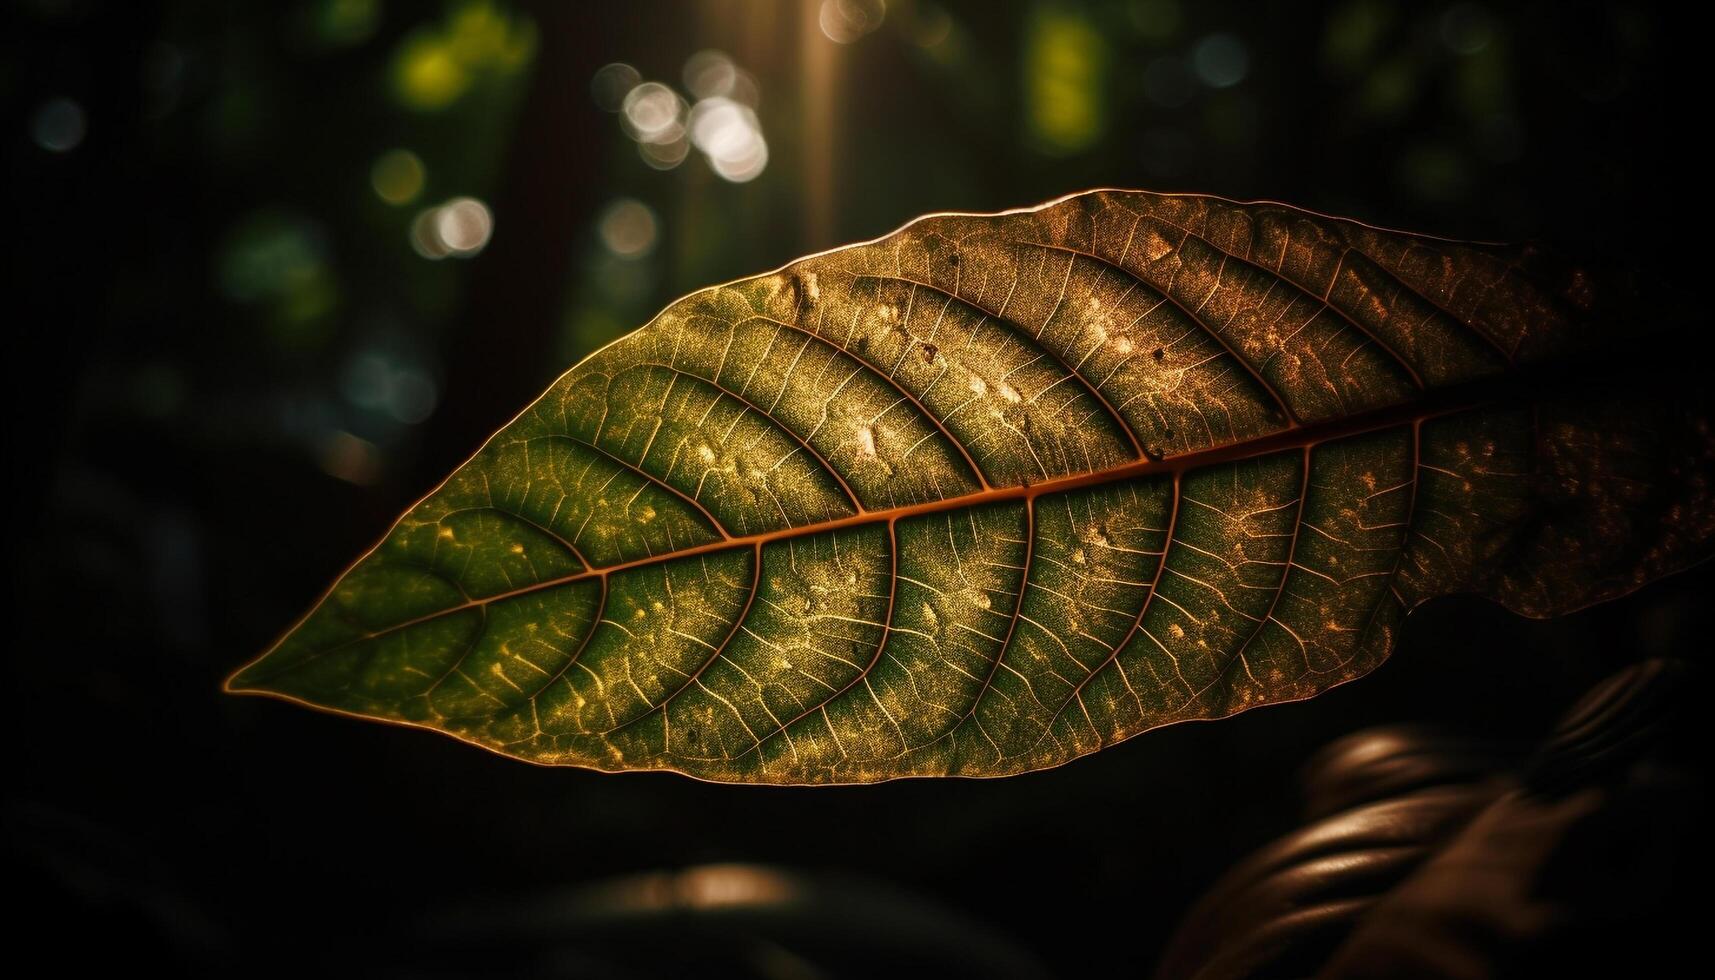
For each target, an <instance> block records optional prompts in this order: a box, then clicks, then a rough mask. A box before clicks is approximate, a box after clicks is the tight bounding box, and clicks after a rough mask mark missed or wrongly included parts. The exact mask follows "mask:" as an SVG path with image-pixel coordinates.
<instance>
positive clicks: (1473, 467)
mask: <svg viewBox="0 0 1715 980" xmlns="http://www.w3.org/2000/svg"><path fill="white" fill-rule="evenodd" d="M1543 265H1544V263H1542V262H1541V261H1539V257H1538V256H1536V255H1535V254H1534V253H1533V252H1532V251H1531V250H1529V249H1520V248H1510V247H1500V246H1479V245H1470V244H1462V243H1456V242H1449V241H1443V240H1439V239H1430V238H1425V237H1421V236H1414V235H1408V234H1402V233H1397V232H1387V231H1380V230H1376V229H1373V228H1370V227H1367V226H1364V225H1360V224H1357V223H1355V222H1350V221H1344V220H1339V219H1334V218H1327V217H1323V216H1319V215H1313V214H1310V213H1307V212H1304V211H1300V210H1297V209H1294V208H1290V207H1286V206H1283V205H1277V204H1236V203H1232V202H1228V201H1224V200H1220V199H1215V198H1209V197H1199V196H1170V195H1157V194H1146V193H1137V192H1125V191H1102V192H1092V193H1088V194H1081V195H1077V196H1073V197H1070V198H1066V199H1063V200H1061V201H1057V202H1054V203H1052V204H1049V205H1045V206H1043V207H1041V208H1037V209H1032V210H1028V211H1018V212H1008V213H1004V214H998V215H935V216H931V217H927V218H923V219H920V220H918V221H916V222H913V223H912V224H910V225H908V226H907V227H905V228H904V229H902V230H900V231H898V232H896V233H894V234H892V235H889V236H887V237H886V238H882V239H879V240H877V241H874V242H869V243H866V244H862V245H855V246H851V247H849V248H844V249H838V250H835V251H832V252H828V253H824V254H822V255H817V256H813V257H810V258H807V259H803V260H801V261H798V262H795V263H793V264H791V265H789V266H787V267H785V268H784V269H782V270H780V271H778V272H775V273H772V274H769V275H763V276H759V277H756V278H752V279H745V280H741V281H739V282H734V283H730V284H727V285H724V286H717V287H714V288H711V289H707V290H704V291H702V292H698V293H695V294H692V295H691V296H688V297H686V298H684V299H682V300H680V301H678V302H677V303H674V304H673V305H672V306H670V307H668V308H667V309H666V310H665V311H663V312H662V313H661V314H660V315H659V316H657V317H656V318H655V319H654V320H653V321H651V322H650V323H649V324H648V325H646V326H644V327H643V328H642V329H640V330H638V331H636V332H635V333H632V334H630V335H629V336H627V337H625V338H623V339H622V340H620V341H618V342H616V343H614V344H612V345H610V346H609V347H607V348H604V349H603V350H601V351H599V352H597V353H596V354H594V355H592V356H591V357H589V358H588V359H586V360H584V361H583V362H582V363H580V364H578V365H577V366H576V367H574V368H572V369H571V370H570V371H569V372H567V373H566V374H565V375H564V376H563V377H561V378H560V379H559V380H558V381H557V382H555V383H554V385H553V386H552V387H551V388H550V389H549V390H548V391H547V393H546V394H544V395H543V396H542V397H541V398H540V399H538V400H537V401H536V402H535V403H534V404H532V405H531V406H529V407H528V408H527V409H525V410H524V412H523V413H522V414H521V415H519V416H518V418H517V419H515V420H514V421H513V422H511V423H510V424H509V425H507V426H506V427H505V428H504V429H502V430H501V431H500V432H499V433H497V434H496V435H495V436H494V437H493V438H492V439H490V440H489V442H488V443H487V444H486V445H485V446H484V447H483V448H482V449H481V451H480V452H478V453H477V454H476V456H475V457H474V458H472V459H471V460H470V461H469V462H467V463H466V464H465V465H464V466H462V467H460V468H459V469H458V470H457V471H456V472H454V473H453V474H452V476H451V477H450V478H449V479H448V480H447V481H446V482H445V483H444V484H443V485H442V486H440V487H439V488H438V489H436V490H435V491H434V492H433V493H431V494H430V495H429V496H428V497H427V498H426V499H424V500H423V501H422V502H421V503H419V504H417V505H416V506H415V507H412V508H411V509H410V510H409V511H408V512H407V513H406V514H405V515H404V516H403V517H402V518H401V519H400V520H399V522H398V523H397V524H396V525H395V526H394V527H393V529H392V530H391V531H390V532H389V533H388V534H387V536H386V538H385V539H383V540H382V541H381V543H380V544H379V545H377V546H376V548H375V549H374V550H373V551H371V552H370V553H369V554H367V555H365V556H364V557H363V558H362V559H361V560H359V561H358V562H357V564H356V565H355V566H354V567H353V568H352V569H351V570H350V571H348V572H346V574H345V575H344V576H343V577H341V578H340V579H339V581H338V582H337V583H335V585H334V586H333V588H332V589H331V590H330V591H329V592H328V594H327V595H326V596H325V597H324V598H323V599H322V601H321V602H320V603H319V604H318V605H317V606H316V607H315V608H314V609H313V610H312V611H311V612H310V614H309V615H308V616H307V617H306V618H305V619H304V620H303V621H302V622H300V623H299V624H298V625H297V626H296V627H295V628H294V629H293V630H291V632H289V633H288V634H287V635H286V636H285V637H284V638H283V639H282V640H281V641H280V642H279V643H278V644H277V645H276V646H275V647H274V648H273V649H272V650H270V651H268V652H267V653H266V654H265V655H264V656H262V657H261V658H260V659H258V660H257V661H255V662H254V663H252V664H250V665H249V666H247V667H245V668H244V669H243V670H241V671H239V672H238V673H237V674H236V675H235V676H234V677H233V678H232V679H231V681H230V682H229V688H230V689H231V690H234V691H244V692H255V693H261V694H271V695H275V696H279V697H284V698H288V699H292V700H296V701H300V702H303V703H306V704H309V705H313V706H316V707H321V708H326V709H331V710H334V711H339V712H346V713H351V714H357V715H363V716H367V717H373V718H376V719H381V720H386V721H392V722H400V723H406V724H411V725H417V726H422V727H425V728H432V729H436V730H439V731H442V732H445V733H447V734H450V735H454V736H456V737H458V738H461V739H465V740H468V741H470V742H474V743H476V744H478V745H481V746H484V747H486V748H489V749H493V750H495V751H497V752H501V753H505V754H507V755H511V756H515V757H517V758H520V759H525V760H529V761H531V762H538V763H549V764H562V765H576V766H588V767H594V768H599V769H609V770H626V769H671V770H676V771H679V772H683V773H687V774H690V775H693V776H698V777H702V778H706V779H716V780H732V781H746V782H768V783H837V782H867V781H874V780H882V779H890V778H895V777H902V776H940V775H967V776H995V775H1005V774H1010V773H1019V772H1025V771H1028V770H1032V769H1040V768H1044V767H1048V766H1054V765H1058V764H1060V763H1064V762H1066V761H1068V760H1070V759H1073V758H1075V757H1077V756H1079V755H1082V754H1085V753H1088V752H1092V751H1095V750H1097V749H1100V748H1103V747H1105V746H1109V745H1113V744H1114V743H1116V742H1120V741H1123V740H1125V739H1127V738H1129V737H1130V736H1132V735H1135V734H1137V733H1139V732H1142V731H1145V730H1147V729H1150V728H1153V727H1155V726H1158V725H1164V724H1168V723H1172V722H1177V721H1184V720H1188V719H1201V718H1217V717H1221V716H1224V715H1229V714H1232V713H1234V712H1237V711H1240V710H1243V709H1245V708H1249V707H1254V706H1256V705H1261V704H1267V703H1270V702H1279V701H1287V700H1295V699H1301V698H1306V697H1309V696H1312V695H1314V694H1317V693H1319V692H1321V691H1324V690H1326V689H1328V688H1329V687H1332V686H1334V685H1336V684H1339V683H1342V682H1344V681H1348V680H1351V679H1353V678H1355V677H1358V676H1359V675H1361V674H1363V673H1365V672H1366V671H1368V670H1370V669H1371V668H1373V667H1374V666H1376V664H1378V663H1379V662H1380V661H1381V660H1382V659H1383V658H1385V657H1386V656H1387V654H1388V652H1389V650H1390V649H1391V648H1392V646H1393V644H1394V641H1395V639H1396V637H1397V634H1398V631H1399V630H1400V628H1401V624H1402V622H1403V621H1404V619H1405V616H1406V613H1407V612H1408V611H1409V610H1410V609H1412V608H1413V607H1414V606H1416V605H1417V604H1418V603H1420V602H1423V601H1424V600H1426V599H1428V598H1432V597H1434V596H1439V595H1445V594H1448V593H1453V592H1479V593H1482V594H1485V595H1488V596H1491V597H1493V598H1494V599H1496V600H1498V601H1500V602H1503V603H1505V604H1506V605H1508V606H1509V607H1510V608H1513V609H1514V610H1516V611H1518V612H1521V613H1524V614H1527V615H1533V616H1544V615H1552V614H1554V613H1557V612H1561V611H1565V610H1569V609H1572V608H1576V607H1578V606H1581V605H1585V604H1588V603H1590V602H1594V601H1598V600H1600V599H1603V598H1607V597H1610V596H1613V595H1617V594H1619V593H1622V592H1624V591H1627V590H1629V589H1631V588H1633V587H1635V586H1637V585H1638V584H1641V583H1642V582H1644V581H1646V580H1648V579H1649V578H1651V577H1653V576H1656V575H1659V574H1663V573H1665V572H1668V571H1672V570H1674V569H1676V568H1679V567H1682V566H1683V565H1685V564H1687V563H1689V562H1691V561H1693V560H1695V559H1697V558H1699V557H1701V556H1702V555H1703V554H1704V553H1705V552H1706V551H1707V550H1708V548H1709V543H1710V539H1711V536H1712V535H1711V527H1712V516H1711V514H1712V506H1711V501H1710V488H1709V476H1710V459H1711V454H1712V449H1711V436H1710V433H1709V430H1708V425H1707V423H1706V419H1707V411H1706V409H1707V404H1706V402H1707V396H1706V395H1704V394H1702V393H1700V392H1694V393H1692V394H1690V395H1689V396H1675V395H1673V394H1672V393H1663V394H1662V395H1661V396H1660V397H1656V396H1653V395H1649V394H1645V395H1643V396H1641V397H1640V396H1638V395H1637V394H1635V393H1634V394H1627V393H1625V392H1618V391H1609V390H1608V389H1607V388H1604V387H1602V386H1601V385H1600V384H1598V383H1596V382H1582V381H1578V380H1577V379H1576V378H1574V379H1573V381H1574V382H1576V383H1569V384H1570V388H1569V391H1568V392H1567V393H1565V394H1562V395H1558V396H1557V395H1546V394H1545V395H1542V396H1541V397H1537V396H1536V395H1534V394H1533V395H1532V396H1531V397H1529V398H1521V397H1519V396H1518V392H1519V391H1523V390H1525V389H1526V387H1527V385H1526V380H1525V379H1531V378H1538V377H1539V376H1540V375H1541V374H1542V372H1543V371H1544V370H1546V368H1545V367H1544V366H1545V365H1549V366H1551V365H1554V364H1556V363H1560V362H1564V361H1566V360H1567V359H1568V358H1569V357H1571V356H1573V355H1580V356H1584V357H1585V358H1586V360H1588V359H1589V357H1590V355H1591V354H1592V353H1594V355H1595V356H1596V357H1597V358H1598V359H1599V358H1600V357H1601V356H1602V355H1603V352H1605V351H1608V350H1630V349H1634V348H1636V347H1637V346H1638V344H1639V343H1640V339H1641V338H1643V337H1644V336H1645V335H1646V334H1647V333H1648V331H1649V330H1650V329H1652V328H1653V327H1654V326H1656V325H1655V324H1650V323H1640V322H1636V321H1637V318H1636V317H1630V316H1628V315H1626V309H1625V307H1624V306H1623V305H1621V306H1620V308H1619V313H1618V315H1615V314H1613V313H1612V312H1604V311H1605V310H1612V308H1613V307H1614V306H1615V303H1613V302H1611V300H1612V299H1613V298H1612V297H1608V296H1604V295H1603V293H1602V288H1601V287H1599V286H1598V285H1597V283H1596V282H1595V281H1594V279H1593V278H1592V277H1590V276H1587V275H1585V274H1584V273H1581V272H1578V271H1576V270H1561V271H1543V269H1542V268H1539V266H1543ZM1598 374H1600V372H1598ZM1533 383H1534V382H1533ZM1531 390H1532V391H1533V392H1534V391H1535V389H1534V388H1532V389H1531ZM1687 398H1689V402H1688V401H1687ZM1472 683H1473V684H1480V683H1481V678H1472Z"/></svg>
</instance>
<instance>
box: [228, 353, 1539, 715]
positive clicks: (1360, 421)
mask: <svg viewBox="0 0 1715 980" xmlns="http://www.w3.org/2000/svg"><path fill="white" fill-rule="evenodd" d="M1528 387H1529V386H1528V385H1522V384H1520V379H1519V377H1518V375H1517V374H1504V375H1500V376H1496V377H1491V378H1487V379H1484V380H1482V381H1479V382H1474V383H1470V384H1466V385H1459V386H1454V387H1449V388H1443V389H1437V390H1432V391H1430V392H1428V393H1427V394H1426V395H1425V396H1424V397H1421V398H1417V399H1412V400H1408V401H1404V402H1396V403H1394V404H1392V405H1388V406H1384V407H1382V408H1378V409H1372V410H1370V411H1368V412H1360V413H1357V414H1354V415H1350V416H1346V417H1344V418H1339V419H1332V420H1329V421H1326V422H1317V423H1310V424H1296V425H1289V426H1287V427H1285V428H1282V429H1279V430H1277V431H1275V432H1272V433H1269V434H1267V435H1264V436H1258V437H1255V438H1252V439H1249V440H1243V441H1239V442H1233V443H1229V444H1227V445H1224V446H1214V447H1210V448H1208V449H1201V450H1197V451H1195V452H1189V453H1182V454H1180V455H1178V456H1169V457H1166V458H1163V459H1159V460H1152V459H1147V458H1145V459H1141V460H1134V461H1132V462H1129V463H1127V464H1125V465H1123V466H1116V467H1111V468H1109V469H1106V470H1092V471H1086V472H1084V473H1077V474H1073V475H1070V476H1063V477H1056V478H1054V479H1052V480H1043V481H1041V482H1038V483H1021V484H1018V485H1016V486H1010V487H995V488H990V489H986V490H978V491H974V492H972V493H967V494H961V495H959V496H955V497H943V498H940V499H938V500H930V501H923V502H921V503H915V504H906V505H903V506H899V507H889V508H884V509H881V510H859V511H858V512H857V513H856V514H852V515H850V516H847V517H841V518H837V519H834V520H829V521H819V522H815V523H810V524H801V525H798V526H796V527H783V528H776V529H774V530H771V531H762V532H758V533H755V534H747V535H738V536H734V535H729V534H725V533H723V534H722V536H721V538H720V539H719V540H716V541H709V542H706V543H704V544H699V545H691V546H689V547H685V548H680V549H678V550H676V551H671V552H663V553H661V554H656V555H648V556H645V557H643V558H636V559H632V560H630V561H624V562H617V563H615V564H612V565H606V566H602V567H600V568H595V567H591V568H588V569H586V570H584V571H581V572H574V573H572V574H570V575H562V576H557V577H555V578H551V579H544V580H543V581H541V582H536V583H532V584H530V585H526V586H521V587H519V588H516V589H509V590H507V591H505V592H497V593H495V594H494V595H489V596H483V597H480V598H474V599H470V600H468V601H466V602H463V603H460V604H458V605H456V606H447V607H446V608H444V609H438V610H435V611H434V612H430V613H425V614H424V615H422V616H418V617H415V618H413V619H408V620H406V621H404V622H401V623H395V624H393V625H391V626H387V627H385V628H383V629H379V630H376V631H374V632H371V633H366V634H364V635H363V636H359V637H354V638H352V639H350V640H347V641H344V642H342V643H339V644H336V645H335V646H332V647H329V648H327V649H325V650H318V651H316V652H315V653H314V654H313V655H311V657H309V658H308V659H310V660H314V659H319V658H320V657H322V656H326V655H328V654H331V653H335V652H337V651H339V650H344V649H349V648H350V647H353V646H356V645H358V644H360V643H367V642H370V641H372V640H376V639H379V638H381V637H384V636H388V635H391V634H393V633H397V632H400V631H402V630H407V629H410V628H412V627H414V626H420V625H422V624H423V623H428V622H433V621H435V620H437V619H441V618H443V617H446V616H453V615H457V614H459V613H462V612H468V611H470V610H472V609H480V608H484V607H487V606H489V605H492V604H494V603H497V602H504V601H506V600H508V599H514V598H517V597H519V596H525V595H531V594H533V593H537V592H544V591H547V590H549V589H556V588H559V587H561V586H565V585H572V584H575V583H577V582H582V581H588V580H591V579H595V580H600V581H603V582H604V583H605V581H606V580H607V578H608V576H610V575H613V574H615V573H618V572H624V571H629V570H631V569H634V568H644V567H648V566H651V565H658V564H663V563H665V562H669V561H676V560H678V559H681V558H695V557H697V556H700V555H709V554H718V553H721V552H728V551H738V550H741V549H746V548H750V549H756V550H757V554H758V556H759V557H760V553H761V552H760V549H761V548H762V547H763V546H765V545H767V544H770V543H772V542H775V541H784V540H788V539H792V538H800V537H807V536H809V535H812V534H822V533H827V532H831V531H840V530H845V529H847V528H852V527H862V526H865V525H870V524H876V523H882V522H886V523H888V524H892V523H894V522H897V521H899V520H902V519H905V518H910V517H917V516H920V515H925V514H937V513H941V512H944V511H951V510H958V509H960V508H963V507H974V506H978V505H982V504H991V503H1004V502H1008V501H1017V500H1023V501H1034V500H1035V498H1037V497H1041V496H1045V495H1048V494H1054V493H1064V492H1067V491H1072V490H1079V489H1083V488H1085V487H1091V486H1101V485H1103V484H1107V483H1113V482H1118V481H1120V480H1127V479H1135V478H1139V477H1147V476H1156V475H1178V474H1182V473H1184V472H1187V471H1189V470H1193V469H1197V468H1200V467H1203V466H1209V465H1214V464H1217V463H1225V462H1234V461H1238V460H1244V459H1251V458H1255V457H1258V456H1265V455H1268V454H1270V453H1275V452H1282V451H1285V450H1289V449H1310V448H1314V447H1315V446H1317V445H1319V444H1321V443H1323V442H1328V441H1331V440H1334V439H1341V438H1346V437H1349V436H1357V435H1363V434H1365V433H1369V432H1376V431H1380V430H1383V429H1388V428H1393V427H1395V426H1399V425H1405V424H1409V423H1413V422H1422V421H1425V420H1428V419H1431V418H1435V417H1438V416H1442V415H1450V414H1453V413H1456V412H1462V411H1468V410H1470V409H1473V408H1478V407H1481V406H1484V405H1487V404H1493V403H1497V402H1500V401H1503V400H1510V398H1509V394H1513V393H1516V392H1518V391H1519V390H1521V389H1527V388H1528ZM383 543H385V539H384V541H383ZM381 547H382V545H380V544H378V545H377V546H376V548H374V549H371V550H370V552H368V553H366V554H365V555H364V556H363V558H360V559H359V560H358V562H357V564H361V563H362V562H363V561H365V560H367V559H368V558H369V557H370V556H371V555H373V554H375V552H376V551H377V550H379V549H380V548H381ZM354 567H355V566H354ZM324 601H325V600H324ZM316 605H317V606H318V607H319V606H320V605H321V602H318V603H317V604H316ZM288 635H290V634H289V633H288ZM283 642H284V638H282V640H281V641H280V643H283ZM280 643H275V644H274V645H273V646H272V647H270V648H269V650H268V652H267V653H266V654H264V655H263V656H262V657H260V658H258V659H257V660H256V661H255V663H254V664H253V666H256V665H260V664H261V663H263V662H265V661H266V660H267V658H268V655H269V654H272V653H273V652H274V650H276V649H278V647H279V645H280ZM304 662H307V661H300V662H298V663H294V664H292V665H290V666H288V667H285V668H283V669H282V671H281V673H284V672H290V671H291V670H293V669H296V668H297V667H300V666H302V665H303V663H304ZM271 676H277V675H271ZM268 679H271V677H270V678H262V679H257V680H255V681H252V682H251V683H256V684H260V683H265V682H266V680H268ZM233 680H237V678H236V677H235V678H233ZM228 689H229V690H245V689H246V687H244V686H243V685H234V684H232V683H231V682H230V681H229V682H228Z"/></svg>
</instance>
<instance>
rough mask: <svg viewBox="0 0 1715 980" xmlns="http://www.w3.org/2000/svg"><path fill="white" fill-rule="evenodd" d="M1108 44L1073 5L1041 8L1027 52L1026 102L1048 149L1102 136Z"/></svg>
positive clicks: (1061, 149)
mask: <svg viewBox="0 0 1715 980" xmlns="http://www.w3.org/2000/svg"><path fill="white" fill-rule="evenodd" d="M1107 65H1108V46H1107V42H1106V41H1105V40H1103V38H1102V36H1101V34H1100V33H1098V32H1097V30H1096V28H1095V26H1094V25H1092V24H1091V23H1090V22H1089V20H1087V19H1086V18H1085V16H1084V15H1083V14H1082V13H1080V12H1078V11H1076V10H1073V9H1071V8H1062V7H1059V6H1057V5H1050V6H1045V7H1042V8H1039V10H1038V13H1037V16H1036V18H1035V22H1034V24H1033V28H1032V30H1031V34H1030V40H1029V43H1028V47H1027V48H1026V52H1025V66H1024V67H1025V71H1024V84H1025V105H1026V109H1027V113H1028V115H1027V119H1028V121H1029V125H1030V131H1031V135H1032V136H1033V137H1034V138H1035V140H1036V142H1037V143H1038V144H1040V145H1041V146H1042V148H1043V149H1045V150H1048V151H1050V152H1054V153H1071V152H1075V151H1077V150H1082V149H1085V148H1087V147H1089V146H1090V145H1092V144H1094V143H1095V142H1096V140H1097V139H1099V138H1100V137H1101V135H1102V128H1103V124H1104V115H1105V106H1104V104H1103V101H1102V90H1103V88H1104V86H1105V83H1106V75H1107Z"/></svg>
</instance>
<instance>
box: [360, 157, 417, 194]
mask: <svg viewBox="0 0 1715 980" xmlns="http://www.w3.org/2000/svg"><path fill="white" fill-rule="evenodd" d="M427 177H428V173H427V171H425V170H424V169H423V161H422V160H421V159H419V158H418V157H417V154H415V153H412V152H411V151H410V150H388V151H387V152H386V153H383V154H381V156H380V157H378V158H377V159H376V161H375V166H374V167H372V168H370V171H369V183H370V186H372V187H374V188H375V193H376V195H377V196H379V197H380V198H381V199H382V200H383V201H386V202H387V203H388V204H409V203H411V202H412V201H414V200H416V199H417V195H418V194H421V193H422V192H423V184H424V182H425V181H426V179H427Z"/></svg>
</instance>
